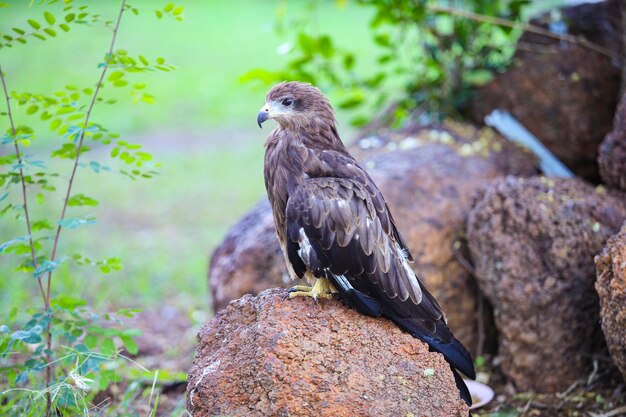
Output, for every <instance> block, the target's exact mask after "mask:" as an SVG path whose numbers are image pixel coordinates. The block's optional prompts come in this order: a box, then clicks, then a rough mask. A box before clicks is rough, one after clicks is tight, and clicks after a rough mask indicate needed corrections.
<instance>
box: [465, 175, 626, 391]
mask: <svg viewBox="0 0 626 417" xmlns="http://www.w3.org/2000/svg"><path fill="white" fill-rule="evenodd" d="M624 218H626V200H624V199H623V196H622V197H621V198H620V197H619V196H617V197H616V196H613V195H611V194H610V193H609V192H608V191H606V189H603V188H601V187H600V188H593V187H592V186H590V185H588V184H586V183H584V182H582V181H580V180H578V179H568V180H565V179H558V180H556V179H554V180H552V179H547V178H544V177H535V178H530V179H522V178H512V177H510V178H507V179H505V180H500V181H497V182H495V183H494V184H493V185H492V186H490V187H488V188H486V189H485V190H484V191H483V192H482V195H480V196H479V198H478V199H477V203H476V204H475V206H474V208H473V209H472V211H471V212H470V215H469V218H468V225H467V228H468V241H469V247H470V251H471V256H472V260H473V261H474V265H475V273H476V277H477V279H478V282H479V285H480V288H481V290H483V291H484V293H485V294H486V296H487V297H488V299H489V300H490V301H491V303H492V305H493V308H494V313H495V321H496V326H497V328H498V331H499V356H500V357H501V360H502V362H501V368H502V370H503V372H504V373H505V374H506V375H507V376H508V377H509V379H510V380H512V381H513V382H514V383H515V385H516V386H517V387H518V388H519V389H521V390H534V391H540V392H555V391H559V390H562V389H565V388H567V387H568V386H569V385H570V384H571V383H572V382H573V381H575V380H578V379H579V378H580V377H581V376H583V375H587V374H588V371H589V366H590V364H591V355H592V353H593V352H595V351H597V350H598V349H601V347H602V344H603V343H602V342H601V341H602V336H601V333H600V332H599V326H598V319H599V316H598V313H599V306H598V297H597V294H596V291H595V290H594V282H595V269H594V263H593V257H594V255H595V254H597V253H599V252H600V250H602V247H603V246H604V243H605V242H606V240H607V239H608V238H609V237H610V236H611V235H612V234H614V233H615V232H616V230H618V228H619V227H620V225H621V223H622V221H623V220H624Z"/></svg>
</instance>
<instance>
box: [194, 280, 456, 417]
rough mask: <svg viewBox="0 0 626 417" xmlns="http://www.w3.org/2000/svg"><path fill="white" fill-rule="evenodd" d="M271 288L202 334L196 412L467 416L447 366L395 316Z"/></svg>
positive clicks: (230, 309)
mask: <svg viewBox="0 0 626 417" xmlns="http://www.w3.org/2000/svg"><path fill="white" fill-rule="evenodd" d="M285 294H286V292H285V290H279V289H273V290H267V291H264V292H262V293H261V294H259V295H258V296H257V297H252V296H250V295H247V296H244V297H243V298H241V299H239V300H237V301H235V302H233V303H231V304H230V305H229V306H228V308H226V309H225V310H222V311H221V312H220V313H219V314H218V315H217V316H216V317H215V318H214V319H213V320H211V321H210V322H209V323H207V324H206V325H205V326H204V327H203V328H202V329H201V330H200V333H199V335H198V341H199V345H198V350H197V353H196V358H195V360H194V363H193V366H192V367H191V370H190V371H189V384H188V396H187V409H188V411H189V412H190V413H191V415H193V416H198V417H199V416H202V417H205V416H212V415H228V416H245V417H255V416H258V417H265V416H292V417H296V416H315V417H319V416H333V417H342V416H345V417H348V416H350V417H352V416H410V415H414V416H431V417H436V416H441V417H454V416H467V415H468V409H467V406H466V405H465V403H464V402H463V401H462V400H461V399H460V398H459V392H458V390H457V388H456V386H455V383H454V377H453V376H452V372H451V371H450V367H449V365H448V364H447V363H446V362H445V360H444V359H443V357H442V356H441V355H440V354H438V353H433V352H429V351H428V347H427V345H426V344H425V343H422V342H420V341H419V340H417V339H415V338H413V337H411V336H410V335H409V334H407V333H404V332H402V331H401V330H400V329H398V328H397V327H396V326H395V325H394V324H393V323H391V322H390V321H387V320H385V319H381V318H371V317H366V316H363V315H360V314H358V313H357V312H356V311H353V310H351V309H349V308H347V307H345V306H344V305H343V304H342V303H341V302H340V301H335V300H329V301H320V302H319V303H316V302H315V301H314V300H312V299H310V298H307V299H303V298H298V299H294V300H289V299H285Z"/></svg>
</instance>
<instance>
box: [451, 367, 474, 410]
mask: <svg viewBox="0 0 626 417" xmlns="http://www.w3.org/2000/svg"><path fill="white" fill-rule="evenodd" d="M450 369H452V374H453V375H454V382H455V383H456V387H457V388H458V389H459V393H460V394H461V398H462V399H463V401H465V402H466V403H467V405H469V406H471V405H472V396H471V394H470V392H469V389H468V388H467V385H465V381H463V378H461V375H459V372H458V371H457V370H456V369H454V367H453V366H450Z"/></svg>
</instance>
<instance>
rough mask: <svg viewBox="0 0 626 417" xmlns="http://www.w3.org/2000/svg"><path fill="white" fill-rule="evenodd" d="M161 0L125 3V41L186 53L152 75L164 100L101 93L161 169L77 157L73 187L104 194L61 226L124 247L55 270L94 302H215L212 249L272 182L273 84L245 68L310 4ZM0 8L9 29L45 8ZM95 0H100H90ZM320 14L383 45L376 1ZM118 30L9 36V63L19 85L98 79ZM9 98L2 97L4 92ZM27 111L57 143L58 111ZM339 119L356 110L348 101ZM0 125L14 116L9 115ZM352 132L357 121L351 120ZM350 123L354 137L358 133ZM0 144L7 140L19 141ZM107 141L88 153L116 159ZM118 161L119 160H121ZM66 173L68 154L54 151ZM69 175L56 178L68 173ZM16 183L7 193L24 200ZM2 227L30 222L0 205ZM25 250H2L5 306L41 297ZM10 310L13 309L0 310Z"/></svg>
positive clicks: (77, 237) (88, 245)
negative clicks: (173, 3) (108, 266)
mask: <svg viewBox="0 0 626 417" xmlns="http://www.w3.org/2000/svg"><path fill="white" fill-rule="evenodd" d="M165 3H166V2H163V4H160V3H158V2H153V1H147V0H146V1H136V2H133V5H134V6H137V7H138V8H139V9H140V10H142V13H141V14H140V15H139V16H134V15H132V14H130V13H127V14H126V15H125V17H124V20H123V21H122V25H121V29H120V32H119V38H118V48H121V49H126V50H128V52H129V54H133V55H135V54H139V53H141V54H143V55H145V56H146V57H148V58H149V59H152V58H155V57H157V56H163V57H165V58H166V59H167V61H168V62H170V63H172V64H174V65H176V66H177V67H178V70H176V71H174V72H171V73H160V72H159V73H154V74H152V73H150V74H146V75H142V81H145V82H146V83H147V84H148V90H149V91H150V92H151V93H153V94H154V95H155V96H156V99H157V101H156V103H155V104H153V105H145V104H137V105H133V104H131V102H130V97H128V96H127V94H126V93H124V94H121V93H120V92H118V91H110V90H107V89H105V90H104V91H103V96H105V97H111V96H113V97H119V98H120V101H119V103H118V104H116V105H114V106H106V105H97V106H96V107H95V109H94V114H93V120H94V121H98V122H100V123H102V124H104V125H105V126H107V127H108V128H109V129H110V130H112V131H115V132H119V133H121V134H122V137H123V138H125V139H126V140H128V141H131V142H139V143H141V144H143V145H144V146H145V147H146V149H147V150H148V151H150V152H152V154H153V155H154V157H155V160H156V161H158V162H159V163H161V165H162V168H161V169H160V170H159V172H160V175H159V176H157V177H155V178H153V179H150V180H140V181H131V180H128V179H125V178H123V177H121V176H119V175H118V174H110V173H100V174H95V173H93V172H92V171H91V170H89V169H81V170H79V173H78V176H77V182H76V184H75V192H81V193H85V194H87V195H90V196H93V197H94V198H96V199H98V200H99V201H100V205H99V206H98V207H90V208H89V209H84V208H77V209H75V208H70V210H71V211H70V212H69V213H68V215H69V216H70V217H78V216H82V215H85V214H93V215H95V216H96V217H97V219H98V223H97V224H95V225H91V226H85V227H82V228H79V229H75V230H69V229H68V230H64V232H63V233H62V235H61V241H62V244H61V246H60V248H61V251H60V253H61V254H63V255H66V256H71V255H72V254H74V253H81V254H83V255H85V256H89V257H90V258H92V259H104V258H109V257H120V258H122V260H123V265H124V268H123V269H122V270H121V271H118V272H113V273H111V274H109V275H102V274H101V273H100V272H99V271H98V270H97V269H96V268H90V267H78V266H75V265H74V264H73V263H72V262H70V261H68V262H64V263H63V266H62V267H61V268H60V269H59V270H57V271H56V272H55V275H54V282H53V285H52V287H53V293H54V294H61V293H64V294H68V295H73V296H80V297H85V298H87V299H89V300H90V301H91V302H92V303H93V305H94V306H95V307H96V308H109V307H118V306H129V307H140V308H149V307H154V306H159V305H163V304H170V305H173V306H176V307H178V308H181V309H184V310H185V311H192V310H195V309H200V310H204V309H206V308H207V303H208V292H207V277H206V273H207V266H208V259H209V254H210V253H211V251H212V249H213V248H214V247H215V245H216V244H218V243H219V241H220V239H221V238H222V237H223V235H224V233H225V232H226V230H227V229H228V227H229V226H231V225H232V224H234V223H235V222H236V221H237V219H238V218H239V217H240V216H241V215H242V214H243V213H244V212H245V211H246V210H247V209H249V208H250V207H252V206H253V205H254V203H255V202H256V201H257V200H258V199H259V198H261V197H262V196H263V195H264V193H265V191H264V189H263V182H262V155H263V147H262V143H263V140H264V138H265V136H266V135H267V133H268V132H269V130H268V129H267V128H266V129H264V130H263V131H260V130H259V129H258V127H257V126H256V113H257V111H258V109H259V108H260V106H261V105H262V104H263V97H264V94H265V91H266V89H267V86H262V85H259V84H253V83H250V84H242V83H240V82H239V80H238V78H239V77H240V75H241V74H243V73H245V72H246V71H248V70H250V69H253V68H256V67H261V68H265V69H277V68H280V66H281V65H282V64H283V63H284V62H285V60H286V58H285V56H281V55H279V54H278V53H277V47H278V46H279V45H281V44H283V43H285V42H289V41H290V40H291V37H290V35H291V33H290V32H289V30H287V31H286V33H285V34H284V35H282V36H279V35H277V34H276V33H275V31H273V29H272V24H273V22H274V19H275V16H276V13H277V10H279V8H280V7H283V8H284V7H285V5H286V7H287V9H286V12H287V17H288V18H291V17H296V16H298V15H301V14H302V13H304V11H303V6H304V5H305V2H289V3H288V4H287V3H283V2H278V1H251V0H244V1H237V2H226V1H212V2H204V1H185V2H181V3H180V4H182V5H184V6H185V21H184V22H177V21H174V20H172V19H162V20H157V19H156V18H155V16H154V12H153V9H155V8H156V7H157V6H158V7H163V5H164V4H165ZM10 4H11V6H10V7H7V8H0V16H2V18H1V20H0V22H1V23H0V33H6V32H7V31H8V30H9V29H10V28H11V27H14V26H18V27H23V26H25V23H24V22H25V20H26V19H28V18H33V17H34V18H38V19H40V20H43V19H42V18H41V16H42V14H43V8H42V7H40V6H38V5H37V4H36V3H35V4H34V5H33V6H31V7H28V4H29V2H26V1H23V2H22V1H20V2H18V1H14V2H10ZM90 4H91V3H90ZM90 7H97V8H99V10H100V12H101V13H102V14H103V15H104V16H107V17H106V18H107V19H111V20H112V19H114V17H115V14H116V11H117V7H118V4H117V2H112V1H107V2H98V3H94V4H91V6H90ZM315 13H316V14H315V16H314V19H315V21H316V22H317V23H316V24H317V25H319V28H318V30H320V31H321V32H327V33H331V34H333V35H334V36H335V37H336V39H337V40H338V42H339V44H340V45H342V44H343V45H345V46H346V47H347V46H350V47H351V48H352V49H355V50H356V51H359V53H360V54H362V55H363V57H364V59H365V62H367V59H368V57H369V56H371V55H372V52H373V46H372V44H371V43H370V42H369V35H368V33H367V21H368V19H369V11H367V10H364V9H361V8H359V7H358V6H356V5H354V4H349V5H348V6H347V7H346V8H341V7H338V6H337V5H336V4H335V3H334V2H330V1H329V2H322V3H320V4H319V6H318V8H317V10H316V12H315ZM110 35H111V33H110V31H109V30H107V29H105V28H103V27H100V26H98V25H94V26H93V27H79V28H77V29H75V30H73V31H72V32H70V33H68V34H63V35H59V36H58V37H57V38H56V39H53V40H49V41H46V42H41V41H38V40H32V41H31V42H29V43H28V44H26V45H18V46H16V47H14V48H11V49H6V48H4V49H1V50H0V64H1V65H2V67H3V70H4V72H5V73H6V79H7V83H8V88H9V90H15V91H30V92H42V93H52V92H53V91H57V90H60V89H63V87H64V86H65V85H67V84H70V83H71V84H75V85H79V86H81V87H83V86H92V85H94V84H95V81H96V80H97V76H98V74H99V73H98V69H97V64H98V63H99V62H101V61H102V57H103V55H104V52H106V49H107V47H108V43H109V41H110ZM0 108H2V109H3V110H4V106H3V105H2V106H0ZM15 118H16V120H17V122H18V123H29V124H30V125H33V126H35V127H36V128H37V130H36V138H35V140H34V141H33V144H32V145H31V146H30V147H29V148H27V149H26V153H27V154H31V155H34V156H37V155H44V156H45V155H46V153H47V152H49V150H50V149H52V147H54V146H55V145H56V144H57V142H58V141H60V140H62V139H61V138H58V137H55V136H53V135H52V134H50V133H49V130H47V128H46V124H47V123H43V122H39V121H37V119H33V118H32V117H27V116H26V115H25V111H24V109H17V110H16V111H15ZM339 118H340V120H345V115H343V114H341V113H340V114H339ZM0 126H1V127H2V129H6V128H7V127H8V123H7V119H6V118H4V117H3V118H2V123H1V124H0ZM343 127H344V129H343V130H344V132H348V131H347V129H346V128H345V123H343ZM349 135H350V134H349V133H345V134H344V137H346V138H348V137H349ZM11 151H12V148H11V147H9V146H2V147H0V154H6V153H8V152H11ZM107 152H108V151H104V150H103V151H97V150H96V151H94V152H92V153H91V154H93V155H91V154H87V155H88V157H86V158H87V159H86V161H88V160H91V159H95V160H99V161H102V162H105V163H106V162H107ZM112 165H113V164H112ZM54 168H57V169H58V171H59V172H60V173H62V175H63V176H65V177H66V176H67V175H68V174H69V170H70V166H69V165H68V164H67V161H57V162H55V163H54ZM65 184H66V181H65V179H60V180H59V181H58V183H57V187H58V188H59V189H63V188H64V187H65ZM18 190H19V189H18V188H17V187H15V188H13V190H12V192H11V195H10V197H9V198H10V199H11V200H13V201H16V202H19V197H20V194H19V192H18ZM31 202H32V203H33V207H32V210H33V212H34V213H35V214H36V213H40V214H41V215H45V216H47V217H50V218H51V219H55V216H58V214H57V213H60V209H61V203H62V196H61V194H60V193H57V194H52V195H50V196H49V198H48V199H47V200H46V202H45V203H44V204H41V205H37V204H36V203H34V196H31ZM0 221H1V222H2V227H1V228H0V241H1V242H4V241H7V240H10V239H12V238H14V237H16V236H21V235H25V234H26V232H25V228H24V224H23V222H19V221H13V219H11V218H10V217H3V218H1V219H0ZM16 263H17V260H16V258H15V256H14V255H4V256H2V257H0V277H2V279H0V311H2V312H3V313H4V312H7V311H9V310H10V309H11V308H14V307H18V308H19V309H20V310H23V309H24V308H26V307H39V305H40V301H39V300H38V299H37V298H35V297H33V296H35V295H37V290H36V285H35V283H34V281H33V280H32V277H31V276H30V275H28V274H25V273H21V272H15V270H14V268H15V265H16ZM0 321H3V320H0Z"/></svg>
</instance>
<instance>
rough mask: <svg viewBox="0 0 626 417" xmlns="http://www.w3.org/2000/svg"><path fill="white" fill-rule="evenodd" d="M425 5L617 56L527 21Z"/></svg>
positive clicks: (585, 40)
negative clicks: (521, 21)
mask: <svg viewBox="0 0 626 417" xmlns="http://www.w3.org/2000/svg"><path fill="white" fill-rule="evenodd" d="M426 7H427V8H428V10H431V11H433V12H440V13H447V14H450V15H453V16H459V17H464V18H466V19H470V20H474V21H476V22H482V23H490V24H492V25H496V26H504V27H508V28H512V29H520V30H523V31H525V32H531V33H535V34H537V35H542V36H546V37H549V38H553V39H557V40H560V41H565V42H569V43H573V44H577V45H581V46H584V47H585V48H588V49H591V50H593V51H596V52H598V53H600V54H602V55H606V56H608V57H609V58H618V56H617V54H616V53H614V52H613V51H611V50H610V49H607V48H605V47H603V46H600V45H598V44H596V43H593V42H590V41H588V40H587V39H585V38H583V37H577V36H573V35H568V34H564V35H562V34H558V33H554V32H551V31H550V30H548V29H546V28H543V27H541V26H536V25H530V24H527V23H518V22H515V21H513V20H509V19H504V18H501V17H494V16H487V15H482V14H478V13H474V12H470V11H467V10H460V9H455V8H454V7H447V6H433V5H429V6H426Z"/></svg>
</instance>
